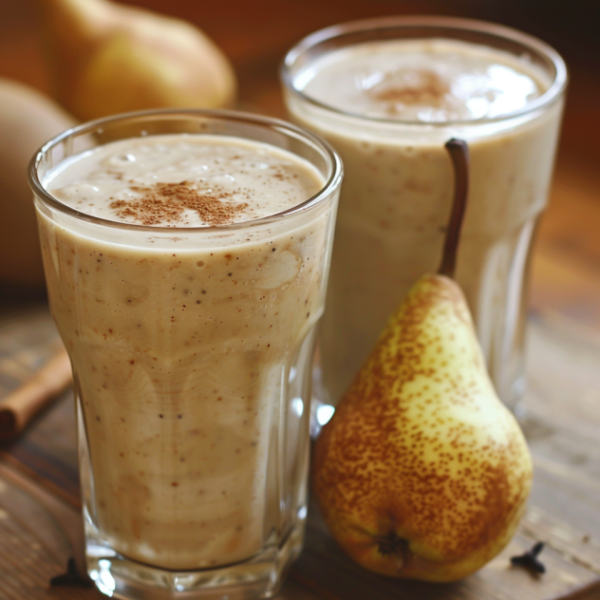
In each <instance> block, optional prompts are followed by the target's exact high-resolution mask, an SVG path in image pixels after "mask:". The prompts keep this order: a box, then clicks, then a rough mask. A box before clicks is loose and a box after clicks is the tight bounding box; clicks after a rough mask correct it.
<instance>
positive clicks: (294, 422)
mask: <svg viewBox="0 0 600 600" xmlns="http://www.w3.org/2000/svg"><path fill="white" fill-rule="evenodd" d="M190 135H193V136H196V137H198V136H208V137H210V139H211V140H212V142H211V143H213V144H215V145H216V146H219V148H221V150H222V149H223V146H229V145H232V146H235V147H236V148H237V146H238V145H239V146H240V152H239V153H238V152H237V150H236V151H233V152H230V153H229V154H233V155H236V154H242V153H243V152H249V150H248V148H250V150H252V148H254V145H255V146H256V147H257V148H258V150H257V152H258V151H259V152H263V155H265V156H267V158H265V159H264V163H265V164H262V162H260V161H258V162H256V163H252V164H251V165H250V166H252V168H253V169H255V171H256V172H257V173H259V172H260V173H261V175H257V177H259V178H261V177H263V175H262V173H265V174H266V175H265V177H271V178H273V179H271V180H269V181H268V182H267V183H268V185H269V186H270V185H271V184H274V183H277V181H275V180H278V181H279V180H281V179H284V178H285V177H287V175H285V173H284V172H283V171H282V170H281V169H283V168H284V167H285V168H287V166H289V165H291V166H292V167H294V165H295V167H294V168H296V167H297V168H298V169H309V170H311V172H312V173H313V175H314V177H316V178H317V184H315V185H316V187H315V189H316V190H317V192H316V194H314V195H312V196H310V197H305V198H302V200H301V202H300V203H297V204H296V205H294V206H291V207H290V208H288V209H286V210H284V211H283V212H278V213H277V214H271V215H269V216H265V217H261V218H255V219H252V218H250V219H249V220H245V221H244V222H237V223H233V224H221V225H219V224H217V225H212V226H203V227H195V226H194V227H190V226H188V227H185V226H177V225H175V226H152V225H148V224H143V223H142V224H138V223H131V222H129V223H126V222H118V221H115V220H109V219H107V218H104V217H100V216H98V215H95V216H94V215H91V214H89V212H84V211H83V210H80V209H78V208H77V206H78V204H77V194H82V197H83V192H84V191H85V190H88V191H89V193H90V194H92V193H93V192H94V190H93V189H92V188H93V187H94V186H93V185H92V184H88V183H83V184H77V186H76V190H77V191H76V192H72V190H71V191H70V192H69V190H68V189H67V191H66V192H65V194H67V192H68V193H69V194H71V196H73V194H74V195H75V200H74V202H70V203H66V202H63V201H61V200H59V199H58V198H57V197H55V195H53V194H52V193H49V191H48V181H49V178H51V177H52V174H53V173H54V172H56V169H57V168H58V169H59V170H60V169H61V168H62V166H63V165H65V164H66V165H67V166H66V167H65V168H68V167H69V164H74V161H75V160H76V159H78V157H82V156H84V155H85V153H87V154H88V155H90V156H93V153H94V152H95V151H96V150H98V149H102V147H104V146H106V145H108V144H110V143H115V142H117V141H119V140H128V141H127V142H124V144H125V145H124V146H123V145H121V146H120V148H121V150H122V153H120V154H119V153H117V155H114V156H110V158H108V159H106V160H103V162H102V163H101V165H103V166H104V165H108V166H107V167H106V169H105V170H104V171H102V172H98V169H97V167H94V168H95V169H96V171H93V170H90V169H88V171H86V173H87V174H88V175H87V176H88V177H90V178H92V179H93V181H104V180H110V181H113V180H114V182H116V183H115V185H116V184H117V183H123V184H124V185H127V184H129V182H128V180H127V178H126V177H125V178H123V177H122V175H120V174H119V173H118V172H116V171H115V169H116V167H115V165H118V166H119V168H121V166H122V165H123V163H127V161H135V160H138V162H139V160H141V159H140V157H142V158H143V157H144V156H145V155H144V152H155V151H157V152H158V154H156V152H155V154H153V155H152V156H154V157H156V156H158V159H157V161H156V163H155V164H156V168H157V169H159V168H162V165H161V156H162V154H160V153H161V152H163V150H164V152H166V151H167V150H169V148H171V147H172V146H173V145H174V146H176V147H177V144H178V143H179V140H178V139H175V140H174V139H173V137H174V136H175V137H177V136H181V143H188V142H186V139H188V138H189V136H190ZM161 136H164V138H165V139H168V140H170V141H167V142H165V146H164V148H163V147H162V146H160V147H159V148H158V150H156V148H157V147H156V146H154V147H151V148H150V150H148V148H146V149H144V146H143V144H144V143H145V142H144V140H150V139H151V138H152V139H153V140H155V141H156V138H157V137H161ZM159 141H160V140H159ZM129 142H131V144H132V146H131V148H133V149H132V150H131V151H130V152H129V151H127V144H128V143H129ZM153 143H154V142H153ZM140 144H141V145H140ZM153 148H154V149H153ZM219 148H216V150H215V153H216V152H217V151H219V152H220V151H221V150H219ZM225 149H227V148H225ZM282 150H283V151H285V156H284V158H283V159H281V160H282V161H283V163H282V164H284V167H281V168H280V167H277V168H275V167H274V168H273V169H272V170H271V172H270V174H269V169H270V167H269V164H268V160H270V159H269V156H270V153H272V152H275V154H277V153H279V154H278V155H277V156H279V155H281V154H282ZM82 153H84V154H82ZM215 156H216V157H217V158H215V157H214V156H212V155H209V158H210V159H211V160H213V159H214V160H213V162H212V163H211V164H217V165H220V166H221V167H223V169H225V171H224V172H227V160H228V159H223V158H218V157H219V156H220V155H219V154H215ZM136 157H137V158H136ZM242 158H243V157H242ZM230 159H231V160H241V159H240V156H237V155H236V156H232V157H230ZM153 160H154V159H153ZM165 160H166V159H165ZM65 161H67V162H65ZM182 161H183V162H182V163H181V164H185V165H188V166H189V168H191V169H195V170H194V173H200V174H201V172H202V169H204V167H205V165H202V164H191V163H190V161H189V160H188V158H187V157H186V156H184V157H183V158H182ZM186 161H187V162H186ZM192 163H193V161H192ZM296 163H298V164H296ZM190 164H191V166H190ZM223 165H224V166H223ZM103 168H104V167H103ZM123 168H125V167H123ZM207 168H208V167H207ZM243 172H244V169H241V168H239V169H238V171H237V173H242V174H243ZM246 175H247V173H246ZM144 176H145V177H147V178H150V180H151V179H152V177H153V175H152V172H145V173H144ZM223 177H224V178H227V177H232V176H231V175H223ZM341 177H342V168H341V163H340V160H339V158H338V157H337V155H336V154H335V152H333V151H332V150H331V149H330V147H329V146H328V145H327V143H324V142H322V141H321V140H320V139H318V138H317V137H316V136H314V135H312V134H310V133H307V132H304V131H302V130H300V129H298V128H297V127H295V126H293V125H289V124H286V123H284V122H281V121H275V120H272V119H266V118H261V117H256V116H250V115H244V114H241V113H232V112H219V111H204V112H203V111H191V110H190V111H154V112H145V113H132V114H128V115H120V116H116V117H111V118H107V119H103V120H100V121H95V122H92V123H88V124H85V125H82V126H80V127H77V128H75V129H72V130H69V131H67V132H65V133H63V134H62V135H59V136H58V137H56V138H55V139H53V140H52V141H50V142H48V143H47V144H46V145H45V146H43V147H42V149H41V150H40V151H39V153H38V154H37V155H36V156H35V157H34V160H33V161H32V164H31V169H30V183H31V186H32V188H33V191H34V195H35V205H36V209H37V214H38V222H39V230H40V237H41V245H42V251H43V258H44V268H45V273H46V280H47V284H48V292H49V299H50V307H51V310H52V314H53V317H54V319H55V321H56V324H57V326H58V329H59V332H60V335H61V337H62V339H63V341H64V343H65V346H66V348H67V351H68V352H69V355H70V358H71V362H72V365H73V372H74V387H75V396H76V403H77V415H78V435H79V457H80V475H81V485H82V495H83V515H84V525H85V534H86V558H87V565H88V571H89V574H90V576H91V577H92V579H93V580H94V581H95V584H96V586H97V587H98V589H99V590H100V591H102V592H103V593H105V594H107V595H108V596H115V597H120V598H128V599H134V598H135V599H141V598H144V599H147V598H172V597H174V595H175V596H178V593H179V592H181V593H182V594H183V595H182V597H185V598H196V597H198V598H219V599H222V598H229V599H230V600H233V599H234V598H236V599H250V598H263V597H270V596H272V595H273V594H275V593H276V591H277V589H278V588H279V587H280V585H281V582H282V577H283V576H284V573H285V571H286V569H287V568H288V566H289V564H290V562H291V561H292V560H293V559H294V558H295V557H297V555H298V553H299V552H300V549H301V545H302V539H303V530H304V521H305V517H306V490H307V487H306V486H307V481H306V480H307V472H308V464H307V459H308V451H309V437H308V417H309V413H310V411H309V410H308V403H309V402H310V382H311V370H310V369H311V364H312V357H313V350H314V345H315V326H316V324H317V322H318V321H319V319H320V317H321V314H322V312H323V308H324V302H325V289H326V283H327V277H328V271H329V263H330V249H331V242H332V235H333V227H334V221H335V214H336V205H337V198H338V193H339V187H340V182H341ZM222 180H223V179H221V181H222ZM252 183H253V182H251V184H249V185H250V187H252ZM131 185H132V187H131V190H133V191H132V192H131V194H130V195H134V196H135V194H134V192H136V190H138V191H139V189H140V188H139V184H136V186H134V185H133V184H131ZM169 185H171V186H174V187H168V186H169ZM186 185H187V184H186V182H185V181H184V182H180V183H174V184H168V185H167V187H166V188H164V187H163V188H157V189H162V190H163V192H164V193H165V194H166V193H167V192H169V193H173V194H175V193H182V194H183V196H182V198H184V200H185V198H187V196H186V195H185V193H187V192H186V191H185V189H187V188H185V186H186ZM211 185H212V184H211ZM257 185H258V184H257ZM265 185H267V184H265ZM86 186H87V187H86ZM90 186H91V187H90ZM182 186H183V188H185V189H184V190H183V191H182V190H181V188H182ZM213 187H214V186H213ZM69 189H70V188H69ZM218 189H219V188H218V186H217V187H214V189H213V188H211V189H210V190H209V192H211V193H212V194H213V196H210V194H209V196H208V202H209V204H208V205H206V206H208V207H209V208H210V206H213V205H214V202H216V200H215V201H214V202H213V200H212V199H211V198H214V194H215V193H217V192H218ZM265 189H266V191H265V193H264V195H261V194H255V198H256V200H257V202H258V203H259V204H260V203H262V201H263V200H265V199H266V198H267V196H269V194H270V196H269V197H271V196H273V193H272V192H270V191H269V190H271V189H272V188H271V187H267V188H265ZM164 190H166V192H165V191H164ZM169 190H170V191H169ZM174 190H175V191H174ZM215 190H216V191H215ZM188 191H189V190H188ZM260 191H261V193H262V189H261V190H260ZM86 193H87V192H86ZM128 193H129V192H128ZM136 193H137V192H136ZM219 193H221V192H219ZM240 193H242V194H244V198H245V197H247V194H249V193H250V192H248V190H247V187H246V188H244V189H243V190H241V192H240ZM223 194H224V192H223ZM163 195H164V194H163ZM217 195H218V194H217ZM135 197H136V198H137V197H138V196H135ZM221 197H223V196H221ZM271 199H272V198H271ZM275 200H277V198H275ZM265 201H266V200H265ZM120 202H123V203H125V204H126V201H125V200H122V201H120ZM140 202H141V201H140ZM148 202H150V205H151V204H152V202H153V199H152V197H151V198H150V200H149V201H148ZM202 202H204V200H202ZM210 202H213V204H210ZM248 202H249V201H248ZM167 204H168V202H167ZM115 206H117V207H118V206H122V205H119V204H116V205H115ZM128 206H129V208H128V209H127V210H129V211H133V212H129V213H127V212H125V213H123V214H126V215H127V214H129V215H131V214H134V213H135V210H138V209H139V203H138V204H135V202H134V203H133V204H130V205H128ZM199 206H200V208H199V209H198V210H201V209H203V207H204V208H206V206H205V205H204V204H202V203H200V205H199ZM244 206H247V204H244ZM136 207H137V208H136ZM215 214H216V215H217V216H222V213H219V212H218V211H217V213H215ZM134 216H135V214H134ZM151 217H152V214H151V213H150V217H149V218H151Z"/></svg>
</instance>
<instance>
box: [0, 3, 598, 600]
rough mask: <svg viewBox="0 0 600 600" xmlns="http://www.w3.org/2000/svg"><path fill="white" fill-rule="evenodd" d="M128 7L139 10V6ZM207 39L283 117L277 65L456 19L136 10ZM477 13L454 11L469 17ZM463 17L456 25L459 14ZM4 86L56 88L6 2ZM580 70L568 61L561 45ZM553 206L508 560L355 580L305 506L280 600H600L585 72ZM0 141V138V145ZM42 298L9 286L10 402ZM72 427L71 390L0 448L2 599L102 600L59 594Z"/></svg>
mask: <svg viewBox="0 0 600 600" xmlns="http://www.w3.org/2000/svg"><path fill="white" fill-rule="evenodd" d="M132 3H133V2H132ZM136 4H138V5H143V6H146V7H152V8H154V9H156V10H160V11H162V12H166V13H169V14H172V15H175V16H179V17H184V18H187V19H189V20H190V21H192V22H194V23H196V24H198V25H200V26H201V27H203V28H204V29H205V30H206V31H207V32H208V33H209V34H210V35H211V36H212V37H213V39H215V40H216V41H217V43H219V44H220V45H221V47H222V48H223V49H224V50H225V52H226V53H227V54H228V55H229V56H230V57H231V59H232V61H233V63H234V65H235V67H236V70H237V72H238V76H239V81H240V108H243V109H246V110H252V111H256V112H262V113H266V114H270V115H274V116H283V107H282V103H281V98H280V94H279V86H278V82H277V65H278V63H279V61H280V59H281V57H282V55H283V54H284V52H285V50H286V49H287V48H288V47H290V46H291V45H292V44H293V43H294V42H295V41H297V40H298V39H299V38H300V37H302V36H303V35H305V34H307V33H309V32H310V31H313V30H315V29H318V28H320V27H323V26H326V25H330V24H333V23H335V22H340V21H344V20H349V19H353V18H362V17H368V16H376V15H383V14H391V13H415V12H421V13H423V12H429V13H435V12H442V13H446V14H447V13H448V10H447V4H446V3H444V2H443V1H442V0H439V1H437V0H424V1H421V2H416V1H397V2H393V1H391V0H371V2H365V1H363V0H344V1H342V0H332V1H329V2H323V1H322V0H319V1H317V0H303V2H302V3H298V4H295V3H294V4H290V3H282V2H277V0H257V1H256V2H255V3H253V4H252V9H251V10H250V9H249V5H246V3H243V2H241V0H239V1H231V2H229V3H228V2H223V3H211V5H210V6H205V3H200V2H192V1H189V2H186V1H184V0H170V1H169V2H166V0H138V1H137V2H136ZM469 6H471V3H469V2H468V1H467V0H464V1H460V2H457V3H456V8H457V10H458V11H460V12H461V13H465V14H468V11H469ZM457 14H458V13H457ZM0 15H1V16H2V18H1V19H0V77H11V78H14V79H18V80H20V81H24V82H26V83H29V84H31V85H34V86H36V87H38V88H39V89H41V90H43V91H47V90H48V80H47V76H46V73H45V67H44V62H43V56H42V53H41V50H40V45H39V40H38V36H37V31H36V28H35V4H34V2H33V0H0ZM559 50H561V52H563V53H564V54H565V55H567V58H569V54H570V53H571V54H572V56H573V57H575V59H577V52H575V51H574V50H573V51H572V52H571V48H569V47H565V48H559ZM571 67H572V84H571V90H570V95H569V103H568V107H567V114H566V119H565V130H564V135H563V144H562V149H561V152H560V154H559V159H558V164H557V170H556V177H555V183H554V186H553V191H552V199H551V203H550V208H549V209H548V211H547V214H546V217H545V220H544V222H543V226H542V228H541V231H540V234H539V238H538V241H537V246H536V251H535V254H534V260H533V274H532V280H531V315H530V336H529V348H528V376H529V384H530V387H529V391H528V393H527V396H526V400H525V402H524V409H525V412H524V413H523V416H522V418H523V427H524V429H525V432H526V435H527V437H528V441H529V444H530V447H531V450H532V454H533V456H534V464H535V478H534V487H533V492H532V496H531V500H530V503H529V508H528V511H527V514H526V516H525V518H524V519H523V522H522V524H521V526H520V529H519V531H518V533H517V535H516V536H515V538H514V539H513V541H512V542H511V544H510V545H509V547H508V548H507V549H506V550H505V551H504V552H503V553H502V554H501V555H500V556H499V557H498V558H496V559H495V560H494V561H492V562H491V563H490V564H489V565H487V566H486V567H485V568H484V569H482V570H481V571H480V572H479V573H477V574H475V575H473V576H471V577H469V578H467V579H465V580H464V581H461V582H458V583H455V584H448V585H430V584H423V583H418V582H404V581H396V580H391V579H386V578H382V577H378V576H375V575H372V574H370V573H368V572H366V571H364V570H362V569H360V568H359V567H356V566H355V565H353V564H352V563H350V561H349V560H348V559H347V558H346V557H345V556H344V555H343V554H342V553H341V551H340V550H339V549H338V548H337V547H336V546H335V544H334V542H333V541H332V540H331V538H330V537H329V535H328V533H327V532H326V530H325V529H324V527H323V525H322V523H321V521H320V519H319V515H318V514H317V512H316V510H315V509H311V514H310V517H309V527H308V535H307V541H306V548H305V550H304V552H303V554H302V556H301V558H300V560H299V561H298V563H297V564H296V566H295V567H294V568H293V570H292V572H291V575H290V578H289V581H288V583H287V584H286V586H285V587H284V590H283V591H282V593H281V595H280V598H283V599H286V600H315V599H317V598H318V599H322V600H330V599H341V600H359V599H360V600H363V599H364V600H370V599H374V600H378V599H382V600H383V599H391V598H398V599H406V600H408V599H415V598H422V599H424V600H450V599H461V600H467V599H468V600H471V599H473V600H487V599H489V600H501V599H502V600H512V599H515V600H517V599H519V600H521V599H523V600H542V599H543V600H556V599H558V598H572V599H574V598H577V599H583V600H588V599H592V598H599V599H600V197H599V192H600V169H598V167H597V162H598V158H599V155H598V151H597V150H596V139H598V135H600V103H598V101H597V98H598V97H600V81H598V80H597V79H598V78H597V77H596V78H595V79H594V77H593V72H594V69H593V65H592V66H590V64H589V62H586V61H583V60H582V61H581V62H578V61H577V60H575V62H574V63H573V64H572V65H571ZM0 135H1V132H0ZM58 344H59V340H58V338H57V334H56V330H55V328H54V325H53V323H52V320H51V318H50V316H49V313H48V310H47V306H46V303H45V299H44V296H43V294H39V293H31V292H28V291H24V290H19V289H15V288H11V287H8V286H3V285H1V284H0V398H1V397H2V396H3V395H4V394H6V393H8V392H9V391H11V390H12V389H14V388H15V387H16V386H17V385H18V384H19V383H20V382H21V381H23V380H24V379H25V378H26V377H27V376H28V375H29V374H30V373H32V372H33V371H34V370H35V369H36V368H37V367H39V365H41V364H42V363H43V361H44V360H45V358H47V357H48V356H49V355H50V354H51V353H52V351H53V349H55V348H56V347H58ZM79 507H80V503H79V489H78V478H77V455H76V445H75V426H74V416H73V411H72V395H71V393H70V392H68V393H66V394H64V395H63V397H61V398H60V399H59V400H58V401H57V402H56V403H55V404H54V405H53V406H52V407H51V408H49V409H48V410H46V411H45V412H44V413H43V414H42V415H41V416H40V418H38V419H37V420H36V422H35V423H33V424H32V426H31V427H30V428H29V429H28V431H27V432H26V433H25V435H23V436H22V437H21V438H19V439H18V440H16V441H15V442H13V443H11V444H4V445H1V446H0V600H22V599H25V598H27V599H29V598H32V599H37V598H67V599H71V598H73V599H75V598H99V597H100V596H99V594H98V593H97V592H95V591H94V590H83V589H80V588H68V587H62V588H53V589H50V588H49V586H48V581H49V579H50V578H51V577H52V576H54V575H57V574H59V573H61V572H63V571H64V568H65V565H66V560H67V558H68V557H69V556H73V555H77V556H78V557H80V553H79V552H80V549H81V540H82V534H81V526H80V515H79ZM538 540H542V541H544V542H546V548H545V549H544V551H543V555H542V557H543V559H544V562H545V563H546V566H547V569H548V570H547V573H546V574H545V575H543V576H539V577H535V576H532V575H530V574H529V573H528V572H526V571H523V570H521V569H514V568H511V567H510V565H509V557H510V556H512V555H514V554H519V553H521V552H523V551H524V550H525V549H528V548H529V547H531V546H532V545H533V543H534V542H535V541H538Z"/></svg>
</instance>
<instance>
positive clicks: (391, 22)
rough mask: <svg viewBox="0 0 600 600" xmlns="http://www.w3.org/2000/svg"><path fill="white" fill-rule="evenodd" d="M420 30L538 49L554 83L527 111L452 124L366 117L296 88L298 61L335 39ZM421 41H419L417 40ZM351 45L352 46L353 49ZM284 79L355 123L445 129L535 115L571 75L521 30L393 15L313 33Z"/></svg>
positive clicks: (287, 60) (287, 64) (286, 66)
mask: <svg viewBox="0 0 600 600" xmlns="http://www.w3.org/2000/svg"><path fill="white" fill-rule="evenodd" d="M417 27H431V28H434V27H436V28H444V29H447V30H448V31H452V30H453V31H455V32H460V31H464V32H472V33H480V34H484V35H488V36H491V37H496V38H498V39H504V40H509V41H512V42H515V43H517V44H521V45H522V46H525V47H527V48H530V49H532V50H535V51H536V52H537V53H538V54H539V55H542V56H543V57H544V58H546V59H547V60H549V61H550V62H551V63H552V65H553V66H554V68H555V71H556V74H555V76H554V79H553V80H552V83H551V84H550V86H549V87H548V89H547V90H546V91H545V92H544V93H543V94H541V95H540V96H539V97H538V98H535V99H534V100H533V101H532V102H530V103H528V104H526V105H525V106H524V107H523V108H520V109H518V110H515V111H511V112H510V113H506V114H504V115H498V116H495V117H480V118H477V119H457V120H452V121H431V122H429V121H415V120H403V119H391V118H384V117H372V116H367V115H362V114H360V113H353V112H350V111H345V110H341V109H338V108H336V107H335V106H332V105H330V104H327V103H325V102H321V101H319V100H316V99H314V98H312V97H311V96H309V95H308V94H305V93H304V92H303V91H302V90H299V89H298V88H297V87H295V85H294V79H295V77H294V76H293V75H292V67H293V65H294V63H295V62H296V60H297V59H298V58H299V57H300V56H301V55H302V54H303V53H304V52H306V51H307V50H309V49H310V48H313V47H314V46H317V45H318V44H320V43H322V42H325V41H328V40H333V39H335V38H338V37H340V36H342V35H345V34H352V33H361V32H367V31H368V30H373V31H374V30H377V29H405V30H407V29H411V28H417ZM416 39H418V38H416ZM350 45H351V44H349V46H350ZM279 74H280V78H281V81H282V83H283V85H284V86H285V88H286V89H287V91H289V92H290V93H291V94H292V95H294V96H296V97H297V98H299V99H301V100H302V101H304V102H306V103H308V104H310V105H313V106H315V107H317V108H320V109H322V110H325V111H327V112H329V113H332V114H335V115H337V116H343V117H347V118H351V119H354V120H360V121H363V122H372V123H377V124H382V125H389V126H394V125H396V126H411V127H431V128H437V129H442V128H444V127H453V126H470V125H481V124H487V123H497V122H501V121H506V120H509V119H513V118H516V117H520V116H523V115H527V114H529V113H532V112H535V111H537V110H539V109H540V108H543V107H545V106H548V105H550V104H552V103H553V102H554V101H555V100H556V99H557V98H559V97H560V96H561V94H562V93H563V92H564V91H565V89H566V87H567V83H568V72H567V66H566V64H565V61H564V60H563V59H562V57H561V56H560V54H559V53H558V52H557V51H556V50H554V48H552V46H550V45H549V44H546V42H544V41H542V40H540V39H539V38H537V37H535V36H532V35H529V34H527V33H523V32H522V31H519V30H518V29H513V28H512V27H506V26H505V25H498V24H496V23H491V22H488V21H481V20H478V19H463V18H459V17H445V16H429V15H420V16H409V17H404V16H400V17H397V16H389V17H377V18H374V19H361V20H357V21H348V22H346V23H340V24H337V25H332V26H330V27H326V28H325V29H320V30H318V31H315V32H314V33H311V34H310V35H308V36H306V37H304V38H302V39H301V40H300V41H299V42H298V43H297V44H296V45H295V46H293V47H292V48H291V49H290V50H289V51H288V52H287V54H286V55H285V57H284V58H283V60H282V62H281V65H280V70H279Z"/></svg>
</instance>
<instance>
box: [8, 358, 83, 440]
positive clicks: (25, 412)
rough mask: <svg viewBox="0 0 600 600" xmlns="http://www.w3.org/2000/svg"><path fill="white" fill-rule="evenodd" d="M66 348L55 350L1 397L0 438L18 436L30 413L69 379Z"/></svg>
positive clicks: (60, 389)
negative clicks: (25, 379) (12, 389)
mask: <svg viewBox="0 0 600 600" xmlns="http://www.w3.org/2000/svg"><path fill="white" fill-rule="evenodd" d="M71 378H72V375H71V362H70V360H69V356H68V355H67V352H66V350H65V349H64V348H63V349H61V350H60V351H59V352H57V353H56V354H55V355H54V356H53V357H52V358H51V359H50V360H49V361H48V362H47V363H46V364H45V365H44V366H43V367H42V368H41V369H40V370H39V371H37V372H36V373H34V374H33V376H32V377H31V378H29V379H28V380H27V381H26V382H25V383H24V384H23V385H22V386H21V387H19V388H17V389H16V390H15V391H14V392H12V393H10V394H9V395H8V396H7V397H6V398H4V399H3V400H0V440H6V439H10V438H13V437H15V436H17V435H18V434H19V433H20V432H21V431H23V429H24V428H25V427H26V426H27V424H28V423H29V422H30V421H31V419H33V417H34V416H35V415H36V414H37V413H38V412H39V411H40V410H41V409H42V408H44V406H46V405H47V404H48V403H49V402H50V401H51V400H53V399H54V398H56V397H57V396H58V395H59V394H60V393H61V392H63V391H64V390H65V389H66V388H67V387H68V386H69V385H70V383H71Z"/></svg>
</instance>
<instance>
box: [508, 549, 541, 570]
mask: <svg viewBox="0 0 600 600" xmlns="http://www.w3.org/2000/svg"><path fill="white" fill-rule="evenodd" d="M543 549H544V542H537V543H536V544H535V545H534V546H533V548H532V549H531V550H527V552H525V553H524V554H522V555H521V556H513V557H512V558H511V559H510V562H511V564H512V565H513V566H515V567H523V568H525V569H528V570H529V571H533V572H534V573H540V574H541V573H545V572H546V567H545V565H544V563H542V562H541V561H540V560H539V559H538V556H539V555H540V552H541V551H542V550H543Z"/></svg>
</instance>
